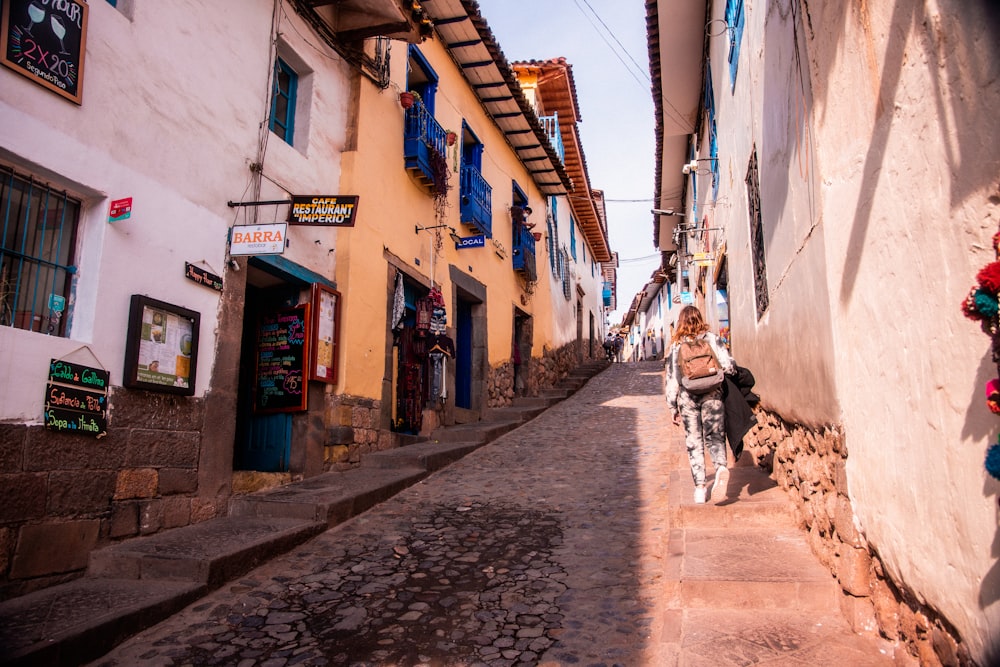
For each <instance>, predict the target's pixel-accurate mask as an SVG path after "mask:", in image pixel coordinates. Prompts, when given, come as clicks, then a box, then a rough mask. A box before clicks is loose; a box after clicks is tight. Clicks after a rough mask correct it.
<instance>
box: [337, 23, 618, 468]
mask: <svg viewBox="0 0 1000 667" xmlns="http://www.w3.org/2000/svg"><path fill="white" fill-rule="evenodd" d="M428 11H431V10H428ZM452 19H453V20H452V21H451V22H449V23H448V24H446V25H444V24H439V26H438V28H437V32H436V37H435V38H432V39H428V40H425V41H423V42H421V43H420V44H417V45H409V46H408V45H406V44H397V43H394V44H393V48H392V60H391V76H390V81H389V83H388V85H387V86H385V87H382V86H380V85H378V84H377V83H376V82H373V81H371V80H368V79H365V78H362V77H358V79H357V86H356V87H355V91H354V92H355V95H356V97H355V99H353V100H352V101H351V103H352V104H356V108H357V113H356V114H354V115H353V116H352V118H351V122H350V126H349V127H348V141H347V150H346V151H345V152H344V154H343V158H342V163H341V164H342V170H341V182H340V191H341V192H343V193H350V194H352V195H357V196H358V198H359V199H358V201H359V204H358V212H357V222H356V226H355V227H353V228H350V229H342V230H339V232H338V238H337V245H336V269H335V282H336V285H337V289H338V290H339V291H340V293H341V316H340V334H339V335H340V338H339V346H338V354H339V356H338V366H339V368H340V369H342V371H341V373H340V374H339V380H338V383H337V384H336V386H331V387H330V388H329V390H328V405H329V411H328V415H327V419H328V422H329V424H328V426H329V429H328V432H329V433H331V434H333V435H332V436H331V438H330V439H329V440H328V442H327V444H326V447H325V449H326V451H325V458H326V461H327V467H334V468H336V467H344V466H349V465H352V464H353V462H355V461H357V460H358V459H359V458H360V457H361V456H363V454H364V452H365V451H368V450H371V449H381V448H386V447H390V446H393V440H394V436H395V435H425V434H427V433H429V432H430V431H431V430H433V429H434V428H435V427H437V426H438V425H440V424H442V423H444V424H449V423H454V422H456V421H458V422H468V421H476V420H478V419H482V418H484V417H487V416H488V413H489V410H490V409H493V408H498V407H503V406H506V405H509V404H510V403H511V401H512V399H513V398H514V397H515V396H517V395H531V394H534V393H537V391H538V389H539V388H541V387H545V386H551V384H553V383H554V382H555V381H556V380H557V379H558V378H559V377H560V376H561V375H562V374H565V373H566V372H567V371H568V370H569V369H570V368H572V367H573V366H575V365H577V364H578V363H580V361H581V360H582V359H583V358H584V357H589V356H592V355H591V350H592V349H594V345H593V344H592V342H591V341H592V339H594V338H597V334H596V333H595V326H596V327H597V328H599V327H600V324H601V321H600V319H599V318H600V313H599V312H597V313H591V314H590V317H589V320H590V325H589V328H585V330H584V331H583V332H581V328H580V327H578V326H577V323H576V321H575V318H576V317H577V312H576V311H574V310H573V308H572V307H570V308H568V309H564V310H558V309H557V308H555V307H553V304H556V303H558V301H559V300H562V301H564V302H566V301H567V299H563V297H562V296H560V297H559V298H558V299H557V298H555V297H554V295H553V290H554V289H560V284H559V282H558V281H556V280H553V279H552V275H551V274H552V267H553V263H552V262H550V261H549V260H550V258H549V254H550V253H551V251H552V248H551V246H550V244H549V243H548V242H549V241H550V238H549V234H550V233H551V230H550V227H549V226H547V224H546V223H547V219H548V218H550V216H551V212H550V210H549V208H550V201H551V200H552V199H553V198H562V199H563V200H564V199H565V197H566V195H567V193H569V192H570V191H572V190H573V188H574V187H575V183H574V181H573V179H572V178H571V177H570V175H569V173H568V171H567V170H566V167H565V165H564V163H563V159H564V156H562V155H560V154H559V153H558V152H557V151H556V149H555V148H554V146H555V144H556V143H557V142H558V140H559V136H558V135H559V128H558V126H555V127H549V128H546V126H545V125H544V124H543V122H542V121H540V120H539V117H538V116H537V115H536V113H535V106H534V105H533V104H532V101H531V100H529V99H528V98H527V97H526V96H525V95H524V93H523V92H522V91H521V87H520V85H519V84H518V82H517V77H516V75H515V74H514V71H513V69H511V68H510V67H509V66H508V65H507V63H506V61H505V60H504V59H503V57H502V55H500V53H499V48H498V46H497V45H496V43H495V42H494V41H493V39H492V35H491V34H490V32H489V29H488V27H486V24H485V21H484V20H483V19H482V17H480V16H479V15H478V13H469V14H467V18H465V19H462V20H456V19H455V17H452ZM456 42H460V43H461V44H463V45H464V46H461V47H454V46H453V47H451V48H449V47H447V46H446V44H455V43H456ZM404 54H405V56H406V57H405V58H404V57H401V56H403V55H404ZM411 92H413V93H415V94H416V100H415V101H414V102H413V106H410V107H409V108H404V104H408V103H409V100H408V99H406V98H407V97H409V95H407V93H411ZM588 187H589V185H588ZM604 238H605V239H606V235H605V237H604ZM583 243H586V239H584V238H581V245H582V244H583ZM601 252H603V253H604V254H607V246H606V241H605V244H604V246H603V247H602V249H601ZM583 254H584V255H586V256H588V257H589V258H590V262H591V264H592V265H595V266H596V263H597V262H598V261H599V260H598V259H597V258H598V255H596V254H595V252H594V251H593V250H590V251H587V250H583ZM594 272H595V273H596V274H597V275H598V276H600V274H601V272H600V270H599V267H598V269H597V270H596V271H594ZM598 284H599V283H598ZM595 291H599V288H598V289H597V290H595V289H590V292H591V293H593V292H595ZM574 296H575V294H574ZM595 303H599V300H598V301H597V302H595ZM570 304H571V306H572V305H573V302H570ZM577 310H580V308H577ZM591 310H597V311H599V306H597V307H596V308H592V309H591ZM567 319H568V320H569V321H568V322H567V321H565V320H567ZM595 322H596V325H595ZM359 408H360V409H359ZM359 414H360V415H362V419H361V420H360V421H359V419H358V416H359ZM376 416H377V423H376Z"/></svg>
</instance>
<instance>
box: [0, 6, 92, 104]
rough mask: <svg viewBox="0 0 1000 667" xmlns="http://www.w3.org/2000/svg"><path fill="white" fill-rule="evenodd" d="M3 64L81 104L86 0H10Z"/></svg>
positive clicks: (1, 26)
mask: <svg viewBox="0 0 1000 667" xmlns="http://www.w3.org/2000/svg"><path fill="white" fill-rule="evenodd" d="M0 10H2V14H0V62H3V64H4V65H6V66H7V67H9V68H11V69H12V70H14V71H15V72H17V73H18V74H21V75H23V76H26V77H28V78H29V79H31V80H32V81H34V82H36V83H38V84H40V85H42V86H45V87H46V88H48V89H50V90H53V91H55V92H56V93H59V94H60V95H62V96H63V97H65V98H67V99H69V100H72V101H73V102H76V103H77V104H80V103H81V102H82V100H83V57H84V54H85V53H86V51H87V14H88V12H89V11H90V10H89V7H88V6H87V3H86V2H82V1H81V0H4V2H3V3H2V4H0Z"/></svg>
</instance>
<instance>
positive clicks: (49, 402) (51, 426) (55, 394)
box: [45, 359, 111, 438]
mask: <svg viewBox="0 0 1000 667" xmlns="http://www.w3.org/2000/svg"><path fill="white" fill-rule="evenodd" d="M110 377H111V376H110V374H109V373H108V372H107V371H106V370H104V369H103V368H92V367H90V366H83V365H81V364H73V363H70V362H68V361H59V360H58V359H52V360H51V361H50V362H49V381H48V383H47V384H46V385H45V428H46V429H48V430H50V431H65V432H66V433H77V434H79V435H89V436H91V437H95V438H101V437H103V436H105V435H107V432H108V382H109V380H110Z"/></svg>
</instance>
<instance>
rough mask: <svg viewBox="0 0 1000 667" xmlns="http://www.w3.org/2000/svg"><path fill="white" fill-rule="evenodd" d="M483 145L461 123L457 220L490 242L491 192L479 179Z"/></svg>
mask: <svg viewBox="0 0 1000 667" xmlns="http://www.w3.org/2000/svg"><path fill="white" fill-rule="evenodd" d="M482 166H483V143H482V142H481V141H480V140H479V137H477V136H476V133H475V132H473V131H472V128H470V127H469V125H468V124H467V123H466V122H465V121H464V120H463V121H462V168H461V173H460V174H459V184H458V194H459V202H460V208H459V216H460V219H461V221H462V224H465V225H470V226H471V227H472V228H473V229H475V230H476V232H477V233H479V234H485V235H486V236H488V237H490V238H493V188H492V186H490V184H489V183H487V182H486V179H485V178H483V173H482Z"/></svg>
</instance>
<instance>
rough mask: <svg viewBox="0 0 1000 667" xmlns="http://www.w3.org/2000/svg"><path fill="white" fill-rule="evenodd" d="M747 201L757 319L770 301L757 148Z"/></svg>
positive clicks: (750, 171)
mask: <svg viewBox="0 0 1000 667" xmlns="http://www.w3.org/2000/svg"><path fill="white" fill-rule="evenodd" d="M746 183H747V200H748V201H749V204H750V252H751V259H752V261H753V287H754V292H755V293H756V296H757V319H758V320H759V319H760V318H761V317H763V316H764V312H765V311H766V310H767V307H768V305H769V302H770V299H769V297H768V293H767V267H766V266H765V264H764V224H763V221H762V220H761V214H760V177H759V175H758V173H757V148H756V147H754V150H753V153H751V154H750V164H749V165H747V178H746Z"/></svg>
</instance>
